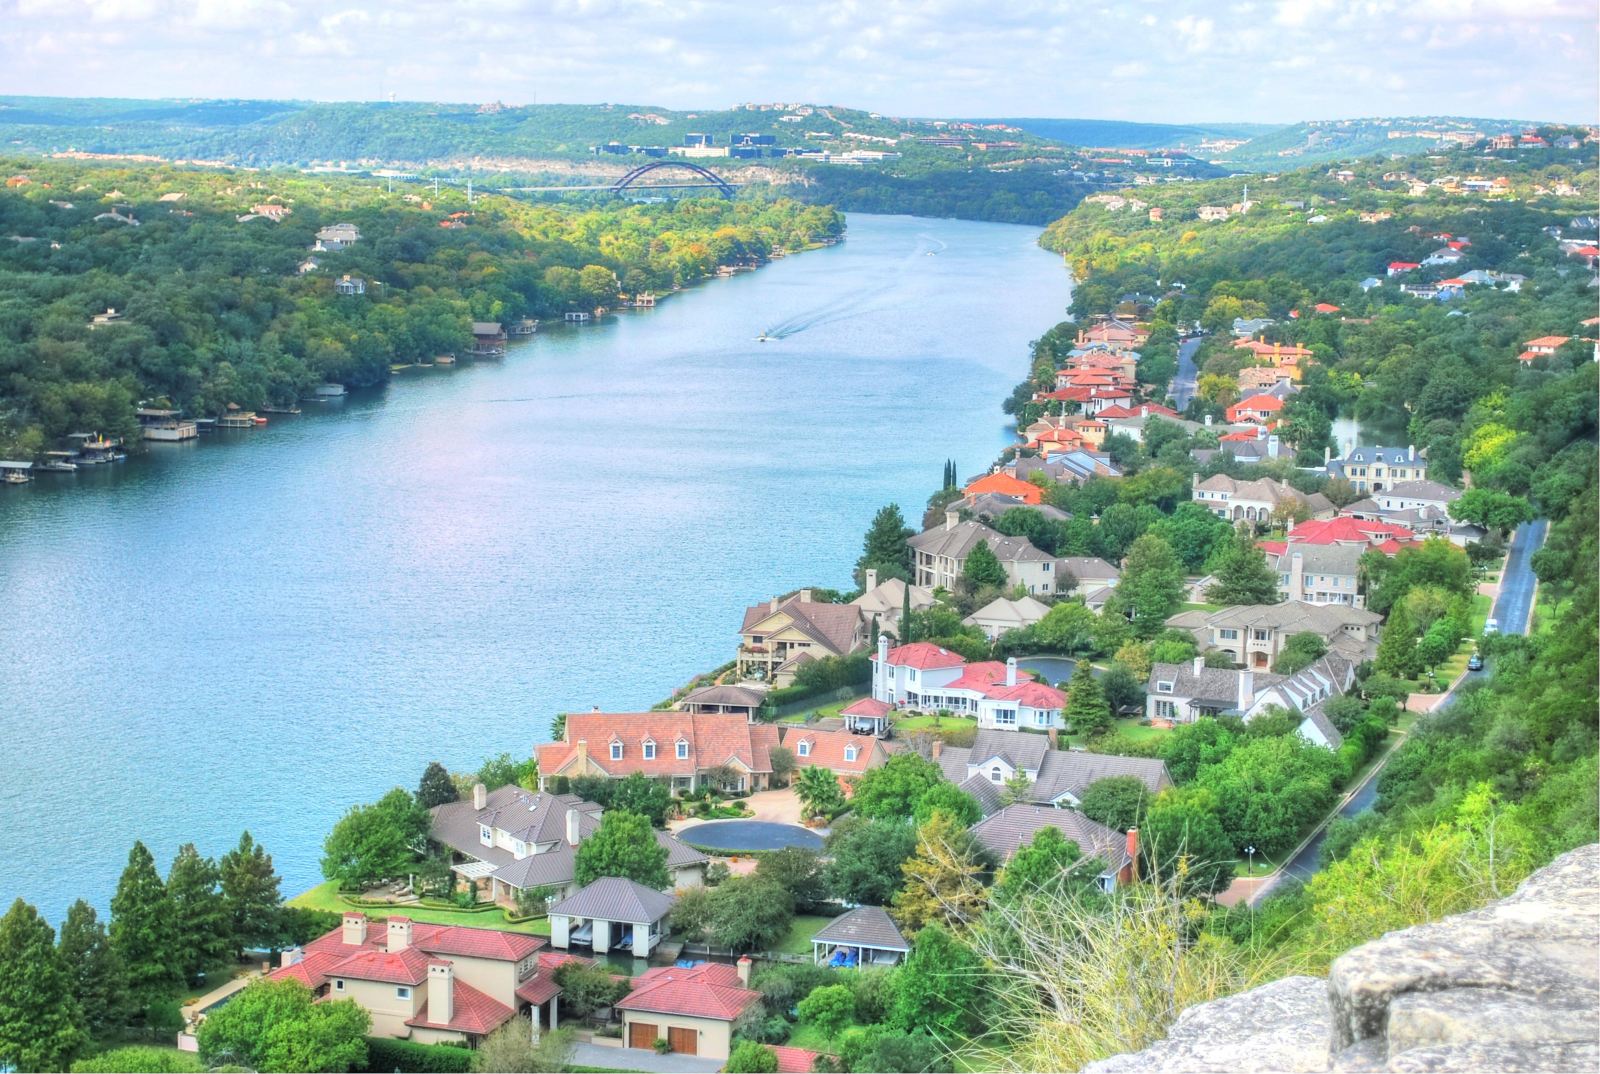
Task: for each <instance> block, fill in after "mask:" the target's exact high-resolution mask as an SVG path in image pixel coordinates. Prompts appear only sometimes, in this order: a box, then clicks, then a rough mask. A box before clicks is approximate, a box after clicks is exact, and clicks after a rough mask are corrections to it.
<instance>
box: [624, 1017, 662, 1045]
mask: <svg viewBox="0 0 1600 1074" xmlns="http://www.w3.org/2000/svg"><path fill="white" fill-rule="evenodd" d="M655 1046H656V1027H655V1026H653V1025H651V1024H650V1023H649V1022H630V1023H628V1047H630V1048H654V1047H655Z"/></svg>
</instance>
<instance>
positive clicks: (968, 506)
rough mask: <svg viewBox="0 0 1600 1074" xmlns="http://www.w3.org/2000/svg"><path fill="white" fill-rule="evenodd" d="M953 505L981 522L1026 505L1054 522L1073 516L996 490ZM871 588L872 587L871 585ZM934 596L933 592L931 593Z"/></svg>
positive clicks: (930, 596) (913, 588)
mask: <svg viewBox="0 0 1600 1074" xmlns="http://www.w3.org/2000/svg"><path fill="white" fill-rule="evenodd" d="M951 506H953V507H955V509H956V510H958V511H962V512H965V513H966V514H969V515H971V516H972V517H973V518H976V519H977V520H978V521H980V522H993V521H994V520H995V519H997V518H999V517H1000V516H1001V515H1003V514H1005V513H1006V512H1007V511H1010V510H1012V509H1013V508H1016V507H1025V508H1027V509H1028V510H1029V511H1037V512H1038V513H1039V514H1041V515H1043V516H1044V517H1045V518H1048V519H1049V520H1050V521H1052V522H1067V521H1069V520H1070V519H1071V518H1072V516H1071V515H1070V514H1068V513H1067V512H1065V511H1063V510H1061V509H1060V508H1059V507H1051V506H1050V505H1049V504H1047V503H1039V504H1026V503H1023V502H1022V501H1021V500H1019V499H1017V498H1016V497H1014V496H1002V495H1000V494H999V493H996V492H984V493H980V494H978V495H977V496H967V497H964V498H962V499H959V500H957V501H956V502H955V503H954V504H952V505H951ZM869 589H870V587H869ZM912 592H913V595H914V594H915V593H917V592H926V591H925V590H918V589H917V588H916V587H915V586H913V587H912ZM929 598H930V599H931V598H932V594H929Z"/></svg>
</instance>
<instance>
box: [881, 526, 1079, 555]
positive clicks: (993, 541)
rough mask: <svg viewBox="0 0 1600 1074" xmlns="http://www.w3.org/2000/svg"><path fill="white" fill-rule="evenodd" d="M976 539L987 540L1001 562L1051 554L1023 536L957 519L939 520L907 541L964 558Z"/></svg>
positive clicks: (919, 548) (929, 550)
mask: <svg viewBox="0 0 1600 1074" xmlns="http://www.w3.org/2000/svg"><path fill="white" fill-rule="evenodd" d="M979 541H986V542H988V545H989V549H990V551H992V552H993V553H994V554H995V557H996V558H997V559H999V560H1000V562H1001V563H1023V562H1035V561H1042V560H1047V559H1052V558H1054V557H1052V556H1049V555H1047V554H1045V553H1044V552H1041V551H1040V550H1039V549H1037V548H1035V547H1034V545H1033V542H1032V541H1030V540H1028V539H1027V538H1026V537H1007V536H1005V535H1003V534H1001V533H997V532H996V531H994V530H992V529H990V528H989V527H988V526H985V525H984V524H983V523H981V522H957V523H956V524H955V525H954V526H949V525H946V524H944V523H940V524H939V525H937V526H935V527H933V528H932V529H930V530H923V531H922V532H921V533H919V534H917V535H916V536H915V537H913V538H911V540H910V544H911V547H912V548H915V549H916V550H917V551H919V552H927V553H928V554H929V555H934V556H949V557H950V558H952V559H965V558H966V556H967V553H968V552H970V551H971V550H972V547H973V546H974V545H976V544H977V543H978V542H979Z"/></svg>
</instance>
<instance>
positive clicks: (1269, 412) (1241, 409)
mask: <svg viewBox="0 0 1600 1074" xmlns="http://www.w3.org/2000/svg"><path fill="white" fill-rule="evenodd" d="M1282 410H1283V400H1282V399H1279V398H1278V397H1277V396H1274V395H1265V394H1261V395H1252V396H1250V397H1249V398H1248V399H1241V400H1239V401H1238V402H1237V403H1235V404H1233V405H1232V406H1230V407H1229V408H1228V409H1227V412H1226V413H1227V419H1228V423H1229V424H1230V425H1232V424H1235V423H1238V422H1248V423H1249V424H1252V425H1270V424H1272V423H1273V422H1275V421H1277V420H1278V415H1279V414H1280V413H1281V412H1282Z"/></svg>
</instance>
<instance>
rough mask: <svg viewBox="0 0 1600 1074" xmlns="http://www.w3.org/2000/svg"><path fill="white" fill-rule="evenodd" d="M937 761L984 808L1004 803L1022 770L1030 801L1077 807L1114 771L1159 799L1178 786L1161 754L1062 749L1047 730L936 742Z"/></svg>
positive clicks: (981, 734) (989, 732)
mask: <svg viewBox="0 0 1600 1074" xmlns="http://www.w3.org/2000/svg"><path fill="white" fill-rule="evenodd" d="M933 760H934V762H935V763H936V764H938V765H939V768H940V770H941V771H942V772H943V773H944V776H945V778H946V779H948V780H949V781H950V782H952V783H954V784H956V785H957V786H959V787H960V788H961V789H962V790H964V791H966V792H967V793H969V794H971V795H972V796H973V797H975V798H977V799H978V802H979V804H980V805H982V806H983V807H984V812H985V813H986V814H987V813H992V812H994V811H995V810H997V809H999V808H1000V804H1001V803H1000V796H999V789H1000V788H1001V787H1003V786H1005V783H1006V781H1007V780H1009V779H1011V778H1012V777H1013V776H1015V775H1016V774H1017V773H1018V772H1021V773H1022V774H1023V775H1024V776H1026V777H1027V778H1028V781H1029V783H1030V784H1031V786H1030V787H1029V789H1028V799H1027V800H1028V801H1030V802H1033V803H1035V804H1037V805H1048V806H1057V807H1062V808H1076V807H1077V805H1078V804H1079V802H1080V801H1081V800H1082V798H1083V794H1084V792H1085V791H1087V790H1088V789H1089V787H1090V786H1091V785H1092V784H1094V783H1096V782H1098V781H1100V780H1102V779H1110V778H1111V777H1113V776H1132V777H1133V778H1135V779H1137V780H1139V781H1140V782H1141V783H1143V784H1144V785H1145V788H1146V789H1147V790H1148V791H1149V792H1150V796H1151V797H1152V798H1153V797H1155V796H1156V795H1157V794H1160V793H1161V792H1162V791H1164V790H1166V789H1167V788H1168V787H1170V786H1172V777H1171V776H1170V775H1169V774H1168V773H1167V766H1166V764H1164V763H1163V762H1162V761H1160V760H1159V759H1157V758H1151V757H1121V756H1117V755H1114V754H1108V753H1089V752H1087V751H1085V750H1058V749H1056V748H1055V746H1054V744H1053V743H1052V742H1051V741H1050V739H1049V738H1048V737H1047V736H1045V735H1039V734H1030V733H1028V732H1026V731H1001V730H992V729H991V730H982V731H979V732H978V734H977V737H976V738H974V739H973V742H972V745H971V746H944V745H942V743H939V742H935V743H934V752H933Z"/></svg>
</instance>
